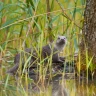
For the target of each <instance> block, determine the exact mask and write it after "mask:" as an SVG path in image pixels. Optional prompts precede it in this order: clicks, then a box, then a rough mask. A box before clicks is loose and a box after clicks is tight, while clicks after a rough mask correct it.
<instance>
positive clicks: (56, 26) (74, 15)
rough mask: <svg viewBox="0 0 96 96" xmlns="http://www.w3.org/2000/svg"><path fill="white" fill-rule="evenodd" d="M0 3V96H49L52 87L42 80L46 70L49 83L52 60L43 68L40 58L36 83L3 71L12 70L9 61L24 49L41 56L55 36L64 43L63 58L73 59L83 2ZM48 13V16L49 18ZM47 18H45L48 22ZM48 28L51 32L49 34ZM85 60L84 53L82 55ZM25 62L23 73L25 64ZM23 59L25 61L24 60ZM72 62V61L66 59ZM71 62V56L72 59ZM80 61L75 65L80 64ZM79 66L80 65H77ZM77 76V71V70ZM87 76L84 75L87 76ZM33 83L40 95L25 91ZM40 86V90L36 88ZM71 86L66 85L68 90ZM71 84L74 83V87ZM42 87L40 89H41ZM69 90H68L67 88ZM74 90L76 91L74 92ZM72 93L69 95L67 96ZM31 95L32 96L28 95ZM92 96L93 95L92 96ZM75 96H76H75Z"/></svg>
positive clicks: (25, 0) (34, 0)
mask: <svg viewBox="0 0 96 96" xmlns="http://www.w3.org/2000/svg"><path fill="white" fill-rule="evenodd" d="M49 1H50V2H49V4H50V5H49V6H48V4H47V2H46V0H45V1H44V0H14V1H12V0H6V1H4V0H2V1H0V58H1V60H0V62H2V64H1V66H2V67H1V68H0V75H1V77H0V93H1V96H8V94H10V96H13V95H14V96H15V95H16V96H17V95H18V96H22V95H23V96H45V94H47V96H51V95H50V94H51V93H52V86H51V87H50V86H47V85H49V82H47V83H48V84H46V86H47V87H48V88H47V90H46V86H45V77H46V74H47V70H49V69H50V74H49V75H50V79H52V63H51V61H52V57H50V58H49V63H48V66H49V69H48V66H46V68H44V60H42V59H41V58H40V62H38V64H39V65H40V67H39V69H38V70H39V79H38V82H34V80H32V79H30V78H29V77H28V75H27V74H25V76H24V75H21V74H20V76H19V78H18V79H17V80H16V79H15V78H14V77H12V76H9V75H8V74H6V70H7V69H9V68H10V67H11V66H13V65H14V64H13V59H14V56H15V54H16V53H17V52H22V51H23V50H24V49H25V48H30V47H34V48H35V49H36V48H40V50H36V51H37V53H38V56H40V54H41V48H42V46H44V45H46V44H48V43H49V41H50V38H51V37H52V39H54V40H56V36H57V35H65V36H66V37H67V39H68V43H67V45H66V48H65V50H64V51H63V53H62V55H63V56H69V55H73V54H74V53H75V51H78V44H79V43H80V31H81V30H82V29H81V28H82V25H83V21H84V20H83V19H84V17H83V14H84V8H85V0H49ZM47 7H48V8H49V7H50V10H49V12H48V10H47ZM49 13H50V14H49ZM48 14H49V17H50V18H48ZM48 28H50V29H51V30H49V29H48ZM86 56H87V51H86ZM30 57H31V55H30V56H29V58H27V59H26V62H25V66H24V70H23V71H25V68H26V64H27V62H28V61H29V60H30ZM25 58H26V57H25ZM67 59H68V60H70V61H71V60H72V58H69V57H68V58H67ZM73 59H74V56H73ZM91 60H92V58H91V59H90V61H88V60H87V59H86V62H87V64H88V65H87V69H88V68H89V65H90V66H91ZM80 62H81V61H79V63H80ZM79 65H80V64H79ZM79 72H80V67H79ZM87 76H88V74H87ZM30 83H33V84H34V85H35V86H37V87H38V89H39V90H40V92H39V93H38V92H37V93H33V91H32V90H31V89H30V90H31V91H29V89H28V86H29V84H30ZM40 84H41V86H39V85H40ZM71 84H72V83H69V86H71ZM74 84H75V83H74ZM41 87H42V88H41ZM68 88H70V87H68ZM77 90H78V89H77ZM71 93H72V94H71ZM32 94H33V95H32ZM70 94H71V95H70V96H74V94H75V91H74V90H73V89H71V91H70ZM92 94H93V93H92ZM78 96H79V95H78Z"/></svg>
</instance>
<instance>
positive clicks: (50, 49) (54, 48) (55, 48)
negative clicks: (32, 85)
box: [7, 36, 66, 75]
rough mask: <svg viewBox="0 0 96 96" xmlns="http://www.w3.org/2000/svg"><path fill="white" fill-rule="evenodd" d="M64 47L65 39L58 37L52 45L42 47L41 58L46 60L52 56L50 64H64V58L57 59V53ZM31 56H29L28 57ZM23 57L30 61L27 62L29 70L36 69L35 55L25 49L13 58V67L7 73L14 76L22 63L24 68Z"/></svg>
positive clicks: (36, 59) (29, 49)
mask: <svg viewBox="0 0 96 96" xmlns="http://www.w3.org/2000/svg"><path fill="white" fill-rule="evenodd" d="M65 45H66V37H65V36H58V38H57V40H56V41H54V42H53V43H49V44H47V45H45V46H43V47H42V50H41V57H43V59H45V61H46V59H47V57H49V56H51V55H52V63H64V61H65V57H59V53H60V52H61V51H62V50H63V49H64V46H65ZM30 54H31V55H30ZM24 57H25V58H26V57H29V58H30V60H29V61H28V62H27V63H28V65H29V66H30V69H32V68H34V67H36V66H37V65H36V61H39V59H38V56H37V53H36V51H35V50H33V49H32V48H26V49H25V52H21V53H18V54H17V55H16V56H15V58H14V64H15V65H14V66H13V67H12V68H10V69H9V70H8V71H7V73H10V74H12V75H13V74H15V73H16V72H17V70H18V68H19V65H20V63H21V62H22V65H23V67H24V64H25V61H27V59H26V60H24Z"/></svg>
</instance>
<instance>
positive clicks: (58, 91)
mask: <svg viewBox="0 0 96 96" xmlns="http://www.w3.org/2000/svg"><path fill="white" fill-rule="evenodd" d="M67 75H68V76H69V75H70V76H71V77H73V76H74V74H67ZM68 76H67V77H68ZM65 77H66V76H65ZM45 86H46V87H45V89H44V88H42V87H41V85H40V86H39V88H37V87H36V86H35V87H34V88H33V92H34V96H35V94H38V95H36V96H39V94H40V93H42V94H43V95H40V96H96V80H94V81H91V80H89V82H88V83H87V80H83V79H82V80H78V79H76V78H67V79H64V78H63V79H62V77H61V76H56V77H55V78H54V79H53V80H52V81H51V82H50V84H46V85H45ZM41 90H42V91H41ZM45 94H47V95H45Z"/></svg>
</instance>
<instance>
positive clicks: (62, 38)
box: [55, 36, 67, 51]
mask: <svg viewBox="0 0 96 96" xmlns="http://www.w3.org/2000/svg"><path fill="white" fill-rule="evenodd" d="M66 42H67V39H66V37H65V36H58V38H57V40H56V44H55V48H56V49H57V50H58V51H62V50H63V48H64V46H65V45H66Z"/></svg>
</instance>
